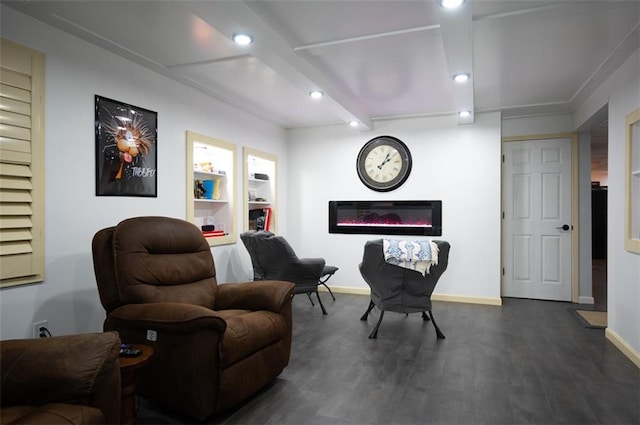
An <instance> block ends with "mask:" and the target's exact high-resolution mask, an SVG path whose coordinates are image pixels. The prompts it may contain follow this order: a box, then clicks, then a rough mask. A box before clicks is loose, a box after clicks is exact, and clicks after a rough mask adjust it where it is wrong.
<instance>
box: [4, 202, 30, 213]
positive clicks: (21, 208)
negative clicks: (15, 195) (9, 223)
mask: <svg viewBox="0 0 640 425" xmlns="http://www.w3.org/2000/svg"><path fill="white" fill-rule="evenodd" d="M31 214H33V211H32V209H31V204H5V203H0V215H31Z"/></svg>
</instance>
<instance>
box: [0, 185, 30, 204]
mask: <svg viewBox="0 0 640 425" xmlns="http://www.w3.org/2000/svg"><path fill="white" fill-rule="evenodd" d="M0 199H2V202H3V203H5V202H22V203H25V202H31V201H33V198H31V192H30V191H28V190H7V189H2V188H0Z"/></svg>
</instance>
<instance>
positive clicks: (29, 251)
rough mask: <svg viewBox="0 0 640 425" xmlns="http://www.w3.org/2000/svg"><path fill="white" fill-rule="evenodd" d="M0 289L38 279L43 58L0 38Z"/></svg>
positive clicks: (41, 225)
mask: <svg viewBox="0 0 640 425" xmlns="http://www.w3.org/2000/svg"><path fill="white" fill-rule="evenodd" d="M0 43H1V45H0V54H1V57H0V287H5V286H13V285H21V284H25V283H32V282H41V281H42V280H44V258H45V256H44V198H45V193H44V177H45V174H44V55H43V54H42V53H39V52H36V51H34V50H31V49H28V48H26V47H23V46H20V45H18V44H15V43H13V42H11V41H8V40H6V39H0Z"/></svg>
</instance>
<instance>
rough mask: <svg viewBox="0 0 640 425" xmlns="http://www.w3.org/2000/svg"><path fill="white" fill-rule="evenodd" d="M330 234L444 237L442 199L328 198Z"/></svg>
mask: <svg viewBox="0 0 640 425" xmlns="http://www.w3.org/2000/svg"><path fill="white" fill-rule="evenodd" d="M329 233H351V234H353V233H356V234H372V235H376V234H380V235H410V236H442V201H329Z"/></svg>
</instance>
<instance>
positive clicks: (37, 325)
mask: <svg viewBox="0 0 640 425" xmlns="http://www.w3.org/2000/svg"><path fill="white" fill-rule="evenodd" d="M40 328H47V329H48V328H49V321H48V320H41V321H40V322H34V323H33V337H34V338H40Z"/></svg>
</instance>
